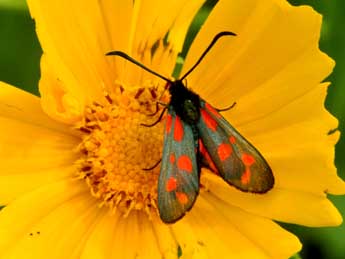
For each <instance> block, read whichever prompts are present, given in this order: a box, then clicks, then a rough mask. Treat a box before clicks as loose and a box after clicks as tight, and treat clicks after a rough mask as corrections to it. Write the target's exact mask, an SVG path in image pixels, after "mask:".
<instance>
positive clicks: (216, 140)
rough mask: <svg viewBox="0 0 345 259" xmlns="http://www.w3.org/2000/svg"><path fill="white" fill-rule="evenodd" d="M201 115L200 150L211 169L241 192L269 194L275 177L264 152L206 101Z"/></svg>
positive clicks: (202, 102) (201, 109) (203, 102)
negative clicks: (264, 156) (262, 153)
mask: <svg viewBox="0 0 345 259" xmlns="http://www.w3.org/2000/svg"><path fill="white" fill-rule="evenodd" d="M200 113H201V117H200V120H199V122H198V124H197V128H198V131H199V136H200V141H199V143H200V144H199V146H200V148H199V150H200V153H201V156H202V157H203V159H202V160H203V161H204V162H206V164H207V166H208V167H209V168H210V169H211V170H213V171H215V172H216V173H218V174H219V175H220V176H221V177H222V178H223V179H224V180H225V181H226V182H228V183H229V184H231V185H233V186H235V187H236V188H238V189H240V190H241V191H245V192H254V193H265V192H267V191H269V190H270V189H271V188H272V187H273V185H274V177H273V173H272V170H271V168H270V166H269V165H268V163H267V162H266V160H265V159H264V158H263V156H262V155H261V154H260V152H259V151H258V150H257V149H256V148H255V147H254V146H253V145H252V144H250V143H249V141H248V140H246V139H245V138H244V137H243V136H241V134H240V133H238V132H237V131H236V130H235V128H234V127H232V126H231V125H230V123H229V122H228V121H227V120H225V119H224V117H223V116H222V115H221V114H220V113H219V112H218V111H216V110H215V109H214V108H213V107H212V106H211V105H210V104H208V103H206V102H205V101H201V107H200Z"/></svg>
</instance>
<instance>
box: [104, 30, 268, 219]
mask: <svg viewBox="0 0 345 259" xmlns="http://www.w3.org/2000/svg"><path fill="white" fill-rule="evenodd" d="M223 36H236V34H235V33H233V32H229V31H223V32H220V33H218V34H217V35H216V36H215V37H214V38H213V40H212V42H211V43H210V44H209V46H208V47H207V48H206V50H205V51H204V52H203V53H202V55H201V56H200V58H199V60H198V61H197V62H196V63H195V65H194V66H193V67H192V68H191V69H190V70H188V72H187V73H186V74H185V75H184V76H182V77H181V78H180V79H177V80H175V81H172V80H170V79H168V78H166V77H164V76H162V75H160V74H158V73H156V72H155V71H152V70H151V69H149V68H148V67H146V66H144V65H143V64H141V63H139V62H138V61H136V60H134V59H133V58H131V57H130V56H128V55H127V54H126V53H124V52H121V51H112V52H109V53H107V55H115V56H120V57H122V58H125V59H127V60H128V61H130V62H132V63H134V64H136V65H138V66H140V67H141V68H143V69H145V70H146V71H148V72H150V73H152V74H154V75H156V76H158V77H160V78H161V79H163V80H165V81H166V82H167V85H166V89H168V91H169V93H170V101H169V103H168V104H167V106H166V107H165V108H164V109H163V111H162V113H161V115H160V116H159V119H158V121H157V122H156V123H158V122H159V121H160V120H161V118H162V116H163V114H164V113H165V112H167V114H166V119H165V120H166V121H165V130H164V144H163V153H162V160H161V168H160V174H159V180H158V210H159V214H160V218H161V219H162V221H163V222H165V223H174V222H176V221H177V220H179V219H181V218H182V217H183V216H184V215H185V214H186V212H188V211H189V210H190V209H191V208H192V207H193V204H194V202H195V201H196V198H197V196H198V193H199V188H200V181H199V179H200V171H201V168H202V167H207V168H209V169H210V170H211V171H213V172H214V173H216V174H218V175H219V176H220V177H222V178H223V179H224V180H225V181H226V182H227V183H228V184H230V185H231V186H234V187H235V188H237V189H239V190H241V191H243V192H251V193H266V192H267V191H269V190H270V189H272V188H273V185H274V176H273V173H272V170H271V168H270V166H269V164H268V163H267V162H266V160H265V159H264V157H263V156H262V155H261V154H260V152H259V151H258V150H257V149H256V148H255V147H254V146H253V145H252V144H251V143H250V142H249V141H248V140H246V139H245V138H244V137H243V136H242V135H241V134H240V133H239V132H238V131H237V130H236V129H235V128H234V127H233V126H231V124H230V123H229V122H228V121H227V120H226V119H225V118H224V117H223V116H222V115H221V114H220V112H221V111H224V110H220V109H216V108H214V107H213V106H211V105H210V104H209V103H208V102H206V101H205V100H204V99H202V98H201V97H200V96H199V95H198V94H196V93H195V92H193V91H192V90H191V89H189V88H187V87H186V86H185V84H184V83H183V80H184V79H185V78H186V77H187V76H188V75H189V74H190V73H191V72H192V71H193V70H194V69H195V68H196V67H197V66H198V65H199V63H200V62H201V61H202V59H203V58H204V57H205V55H206V54H207V53H208V52H209V51H210V49H211V48H212V47H213V45H214V44H215V43H216V42H217V41H218V40H219V39H220V38H221V37H223ZM230 108H231V107H230ZM156 123H154V124H151V125H146V126H153V125H155V124H156Z"/></svg>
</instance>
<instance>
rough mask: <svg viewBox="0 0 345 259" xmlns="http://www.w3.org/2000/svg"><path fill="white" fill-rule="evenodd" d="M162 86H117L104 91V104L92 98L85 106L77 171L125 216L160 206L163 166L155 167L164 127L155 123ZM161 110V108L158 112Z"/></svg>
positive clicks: (98, 195)
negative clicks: (158, 202)
mask: <svg viewBox="0 0 345 259" xmlns="http://www.w3.org/2000/svg"><path fill="white" fill-rule="evenodd" d="M161 90H162V89H158V88H157V87H156V88H152V87H143V88H136V89H132V88H125V87H122V86H121V87H119V91H118V92H117V93H116V94H115V93H114V94H112V95H111V94H106V95H105V97H106V98H105V100H107V101H105V103H102V104H101V103H93V104H92V105H90V106H88V107H87V108H86V111H85V117H84V120H83V122H82V123H81V124H78V125H77V128H78V129H79V130H80V132H81V135H82V142H81V143H80V145H79V147H78V151H79V152H80V154H81V158H80V159H79V160H78V161H77V166H78V176H79V178H81V179H84V180H85V181H86V183H87V185H88V186H89V187H90V190H91V193H92V195H93V196H95V197H96V198H98V199H99V200H100V203H101V205H105V206H108V207H109V208H110V209H111V210H112V211H121V212H123V214H124V216H126V215H128V214H129V212H130V211H131V210H133V209H135V210H143V211H145V212H146V213H147V214H148V215H149V216H150V215H151V213H152V212H154V213H156V211H157V206H156V204H157V183H158V174H159V168H160V167H159V166H157V167H155V168H153V169H152V170H144V169H147V168H151V167H152V166H153V165H155V164H156V163H157V162H158V161H159V160H160V158H161V152H162V141H163V134H162V127H163V123H158V124H157V125H155V126H153V127H145V126H143V125H141V124H142V123H152V122H154V121H155V120H157V117H158V115H156V116H148V114H150V113H151V114H152V113H153V112H154V111H155V107H156V101H157V99H156V98H157V92H159V91H161ZM157 114H159V113H157Z"/></svg>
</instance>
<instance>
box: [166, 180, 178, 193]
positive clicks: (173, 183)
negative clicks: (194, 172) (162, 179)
mask: <svg viewBox="0 0 345 259" xmlns="http://www.w3.org/2000/svg"><path fill="white" fill-rule="evenodd" d="M176 188H177V180H176V179H175V178H174V177H172V176H171V177H170V178H169V179H168V181H167V183H166V185H165V189H166V191H167V192H172V191H175V190H176Z"/></svg>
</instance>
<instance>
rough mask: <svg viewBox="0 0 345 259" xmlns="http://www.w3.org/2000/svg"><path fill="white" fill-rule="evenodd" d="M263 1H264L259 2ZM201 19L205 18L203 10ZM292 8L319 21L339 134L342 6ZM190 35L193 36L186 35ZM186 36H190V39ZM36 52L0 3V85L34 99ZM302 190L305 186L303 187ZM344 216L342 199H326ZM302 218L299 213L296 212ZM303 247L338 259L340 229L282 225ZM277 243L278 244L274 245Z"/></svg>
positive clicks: (344, 141) (307, 253)
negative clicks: (330, 65) (313, 13)
mask: <svg viewBox="0 0 345 259" xmlns="http://www.w3.org/2000/svg"><path fill="white" fill-rule="evenodd" d="M235 1H237V0H235ZM262 1H264V0H262ZM214 2H215V0H210V1H209V3H208V5H206V8H205V10H204V13H203V14H202V15H201V18H200V19H199V21H197V22H200V20H201V19H202V17H205V16H206V13H207V7H209V6H212V5H213V4H212V3H214ZM290 2H291V3H292V4H294V5H300V4H308V5H311V6H313V7H314V8H315V9H316V10H317V11H318V12H319V13H322V14H323V16H324V22H323V28H322V33H321V40H320V48H321V50H323V51H324V52H326V53H328V55H330V56H331V57H332V58H333V59H335V60H336V63H337V65H336V67H335V69H334V72H333V74H332V75H331V76H330V77H329V78H328V80H329V81H331V82H332V87H331V88H330V89H329V94H328V97H327V100H326V107H327V108H328V109H329V111H330V112H331V113H332V114H334V115H335V116H336V117H337V118H338V119H339V121H340V125H339V129H340V130H342V131H343V129H344V128H345V125H344V123H345V88H344V85H345V32H344V29H343V26H344V24H345V1H344V0H333V1H326V0H309V1H308V0H290ZM192 34H193V33H192ZM192 34H191V35H192ZM41 53H42V51H41V48H40V45H39V42H38V40H37V37H36V34H35V28H34V22H33V21H32V20H31V18H30V14H29V12H28V9H27V6H26V4H25V0H0V57H1V58H0V80H1V81H5V82H7V83H10V84H12V85H15V86H17V87H20V88H22V89H24V90H26V91H29V92H32V93H34V94H37V95H38V91H37V84H38V80H39V60H40V56H41ZM344 155H345V137H342V138H341V139H340V141H339V143H338V144H337V146H336V165H337V168H338V171H339V172H338V173H339V175H340V176H341V177H342V178H343V179H344V175H345V158H344ZM306 184H307V183H306ZM331 199H332V200H333V201H334V203H335V204H336V206H337V207H338V208H339V209H340V210H341V212H342V215H345V197H344V196H342V197H341V196H338V197H335V196H334V197H331ZM301 213H303V211H301ZM284 227H286V228H288V229H289V230H290V231H292V232H294V233H296V235H298V237H299V238H300V239H301V241H302V243H303V244H304V248H303V251H302V252H301V257H302V258H304V259H309V258H313V259H317V258H327V259H338V258H339V259H344V258H345V225H344V224H343V225H342V226H341V227H337V228H306V227H301V226H294V225H287V224H284ZM278 242H279V241H278Z"/></svg>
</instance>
